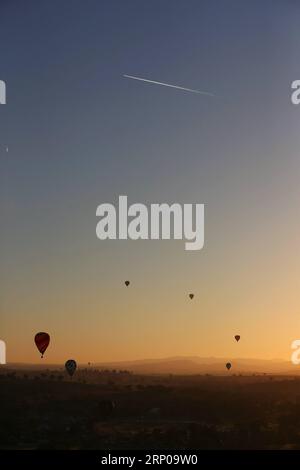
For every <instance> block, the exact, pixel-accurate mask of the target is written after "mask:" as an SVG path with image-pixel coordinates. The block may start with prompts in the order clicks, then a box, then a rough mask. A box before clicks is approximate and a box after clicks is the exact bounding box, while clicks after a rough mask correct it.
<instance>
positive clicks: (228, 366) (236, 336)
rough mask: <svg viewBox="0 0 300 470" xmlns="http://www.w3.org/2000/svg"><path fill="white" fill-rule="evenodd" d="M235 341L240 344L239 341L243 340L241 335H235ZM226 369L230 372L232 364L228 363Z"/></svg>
mask: <svg viewBox="0 0 300 470" xmlns="http://www.w3.org/2000/svg"><path fill="white" fill-rule="evenodd" d="M234 339H235V340H236V342H237V343H238V342H239V340H240V339H241V337H240V335H235V337H234ZM226 369H227V370H230V369H231V363H230V362H227V363H226Z"/></svg>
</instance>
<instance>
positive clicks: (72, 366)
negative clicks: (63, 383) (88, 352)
mask: <svg viewBox="0 0 300 470" xmlns="http://www.w3.org/2000/svg"><path fill="white" fill-rule="evenodd" d="M76 367H77V364H76V361H74V359H69V360H68V361H67V362H66V363H65V368H66V371H67V372H68V374H69V376H70V377H72V376H73V375H74V372H75V370H76Z"/></svg>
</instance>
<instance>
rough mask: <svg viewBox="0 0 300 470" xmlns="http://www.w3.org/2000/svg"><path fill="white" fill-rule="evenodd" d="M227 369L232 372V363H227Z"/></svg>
mask: <svg viewBox="0 0 300 470" xmlns="http://www.w3.org/2000/svg"><path fill="white" fill-rule="evenodd" d="M226 369H227V370H230V369H231V364H230V362H227V364H226Z"/></svg>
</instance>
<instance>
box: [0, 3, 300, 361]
mask: <svg viewBox="0 0 300 470" xmlns="http://www.w3.org/2000/svg"><path fill="white" fill-rule="evenodd" d="M299 24H300V5H299V2H298V1H297V0H289V1H288V0H286V1H283V0H263V1H262V0H248V1H243V2H241V1H240V0H227V1H226V2H225V1H224V2H220V1H219V0H202V1H200V0H197V1H194V0H189V1H184V0H181V1H180V0H178V1H176V2H174V1H171V0H165V1H163V2H162V1H158V0H151V1H145V0H144V1H141V0H139V1H138V0H127V1H124V0H122V1H121V0H120V1H114V0H112V1H104V0H100V1H99V0H87V1H83V0H81V1H79V0H72V1H71V0H51V1H50V0H49V1H42V2H41V1H38V0H27V1H26V2H24V1H21V0H1V2H0V79H2V80H5V81H6V83H7V105H2V106H0V172H1V176H0V185H1V188H0V199H1V202H0V204H1V205H0V213H1V234H0V242H1V246H0V282H1V284H0V285H1V297H0V338H1V339H3V340H5V341H6V343H7V355H8V356H7V359H8V361H9V362H15V361H22V362H27V361H28V362H38V361H40V358H39V354H38V352H37V350H36V349H35V346H34V343H33V337H34V335H35V333H36V332H38V331H47V332H49V334H50V335H51V344H50V347H49V349H48V351H47V353H46V357H45V359H44V360H45V362H46V363H47V362H48V363H53V362H58V361H59V362H60V361H65V360H66V359H68V358H69V357H74V358H75V359H77V360H78V361H79V362H87V361H91V362H96V361H109V360H121V359H124V360H125V359H126V360H127V359H142V358H149V357H151V358H158V357H165V356H175V355H176V356H179V355H201V356H221V357H236V356H238V357H253V358H285V359H288V358H289V357H290V354H291V349H290V345H291V342H292V341H293V340H294V339H299V338H300V251H299V240H300V217H299V200H300V197H299V196H300V184H299V176H300V159H299V149H300V132H299V124H300V106H299V107H297V106H293V105H292V104H291V100H290V85H291V82H292V81H293V80H296V79H300V65H299V50H300V29H299ZM123 74H129V75H137V76H141V77H146V78H149V79H152V80H158V81H162V82H167V83H173V84H176V85H177V84H178V85H182V86H184V87H188V88H194V89H199V90H205V91H209V92H212V93H214V94H215V97H208V96H201V95H195V94H191V93H185V92H182V91H179V90H175V89H169V88H165V87H160V86H156V85H151V84H146V83H142V82H137V81H133V80H129V79H125V78H123V77H122V75H123ZM6 147H8V148H9V152H8V153H7V152H6V151H5V149H6ZM120 194H126V195H128V197H129V202H132V203H133V202H142V203H143V202H144V203H146V204H149V203H151V202H167V203H172V202H179V203H187V202H194V203H196V202H198V203H205V204H206V214H205V217H206V218H205V224H206V227H205V247H204V249H203V250H202V251H199V252H187V251H185V250H184V244H183V242H181V241H176V242H174V241H173V242H172V241H105V242H104V241H100V240H98V239H97V238H96V232H95V229H96V223H97V219H96V215H95V213H96V208H97V206H98V205H99V204H100V203H103V202H112V203H116V202H117V198H118V196H119V195H120ZM125 279H130V280H131V286H130V288H128V289H127V288H125V287H124V280H125ZM189 292H193V293H194V294H195V298H194V300H193V301H192V302H191V301H190V300H189V299H188V293H189ZM235 334H240V335H241V337H242V339H241V341H240V342H239V343H238V344H237V343H236V342H234V340H233V335H235Z"/></svg>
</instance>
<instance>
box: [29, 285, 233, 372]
mask: <svg viewBox="0 0 300 470" xmlns="http://www.w3.org/2000/svg"><path fill="white" fill-rule="evenodd" d="M129 285H130V281H125V286H126V287H128V286H129ZM189 298H190V299H191V300H193V298H194V294H192V293H190V294H189ZM234 339H235V340H236V342H237V343H238V342H239V340H240V339H241V337H240V335H235V336H234ZM34 341H35V344H36V347H37V348H38V350H39V352H40V353H41V357H42V358H43V357H44V353H45V351H46V349H47V348H48V346H49V343H50V336H49V335H48V333H44V332H40V333H37V334H36V335H35V338H34ZM88 364H89V365H90V362H89V363H88ZM65 368H66V371H67V372H68V374H69V375H70V377H73V375H74V373H75V371H76V368H77V364H76V361H74V359H69V360H68V361H67V362H66V363H65ZM226 369H227V370H230V369H231V363H230V362H227V363H226Z"/></svg>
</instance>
